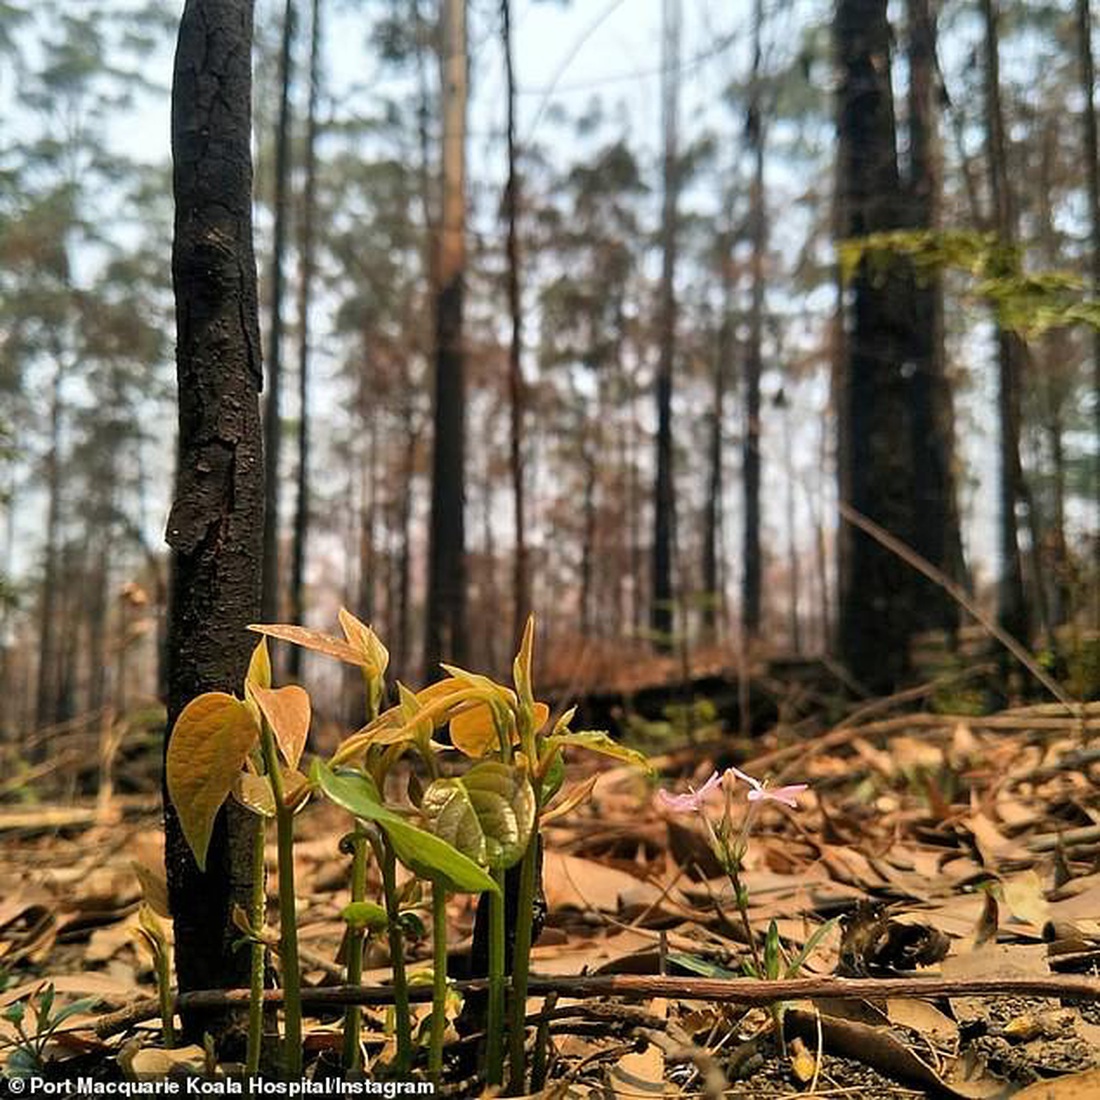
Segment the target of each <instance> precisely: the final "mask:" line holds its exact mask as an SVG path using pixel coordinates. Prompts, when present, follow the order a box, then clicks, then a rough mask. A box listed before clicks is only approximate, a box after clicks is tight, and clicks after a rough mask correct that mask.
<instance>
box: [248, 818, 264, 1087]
mask: <svg viewBox="0 0 1100 1100" xmlns="http://www.w3.org/2000/svg"><path fill="white" fill-rule="evenodd" d="M266 831H267V830H266V827H265V823H264V819H263V818H262V817H258V818H256V831H255V834H254V835H253V839H252V912H251V914H249V917H250V919H249V923H250V924H251V925H252V931H253V932H254V933H255V934H256V938H255V939H254V940H253V941H252V958H251V964H250V967H249V977H250V979H251V980H250V982H249V990H250V993H251V996H250V997H249V1001H248V1053H247V1054H246V1056H245V1066H244V1071H245V1073H246V1074H247V1075H248V1076H249V1077H254V1076H255V1075H256V1074H257V1073H259V1072H260V1051H261V1049H262V1047H263V1039H264V959H265V957H266V954H267V952H266V950H265V948H264V944H263V941H262V940H261V939H260V933H261V931H262V930H263V926H264V917H265V915H266V909H267V891H266V884H265V880H264V840H265V839H266V837H265V834H266Z"/></svg>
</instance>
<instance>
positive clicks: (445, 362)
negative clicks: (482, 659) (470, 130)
mask: <svg viewBox="0 0 1100 1100" xmlns="http://www.w3.org/2000/svg"><path fill="white" fill-rule="evenodd" d="M442 14H443V75H442V89H443V217H442V224H441V225H440V229H439V235H438V253H437V261H436V272H435V274H436V278H437V285H436V287H435V295H436V306H435V324H436V356H435V408H434V416H435V439H434V443H433V448H432V514H431V527H430V535H429V548H428V616H427V637H426V641H425V655H424V663H425V671H426V674H427V675H428V677H429V678H435V677H437V676H438V675H439V662H440V661H441V660H448V661H455V662H457V663H458V664H462V662H463V661H464V660H465V651H466V524H465V515H464V511H465V503H466V488H465V486H466V476H465V469H466V393H465V381H464V374H465V363H464V360H465V349H464V348H463V324H462V315H463V298H464V292H465V278H466V274H465V269H466V179H465V177H466V151H465V149H466V98H467V87H466V0H443V10H442Z"/></svg>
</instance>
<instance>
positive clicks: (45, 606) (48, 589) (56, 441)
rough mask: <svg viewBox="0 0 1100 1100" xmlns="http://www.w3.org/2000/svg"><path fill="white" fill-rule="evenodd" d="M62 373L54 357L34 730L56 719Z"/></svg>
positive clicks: (58, 360) (47, 457)
mask: <svg viewBox="0 0 1100 1100" xmlns="http://www.w3.org/2000/svg"><path fill="white" fill-rule="evenodd" d="M63 378H64V371H63V368H62V365H61V359H60V357H58V359H57V362H56V365H55V369H54V376H53V385H52V387H51V393H50V450H49V453H48V454H47V456H46V493H47V496H48V502H47V505H46V547H45V557H44V560H43V566H42V596H41V600H40V602H39V621H38V683H37V688H36V691H35V708H34V725H35V729H42V727H43V726H49V725H51V724H52V723H53V722H54V721H55V720H56V715H57V684H56V682H55V672H56V666H57V641H56V639H57V581H58V577H57V556H58V553H59V546H58V543H59V541H60V537H61V419H62V415H63V409H62V403H61V385H62V379H63Z"/></svg>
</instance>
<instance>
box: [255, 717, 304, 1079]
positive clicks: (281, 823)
mask: <svg viewBox="0 0 1100 1100" xmlns="http://www.w3.org/2000/svg"><path fill="white" fill-rule="evenodd" d="M261 743H262V745H263V753H264V765H265V766H266V768H267V777H268V779H269V780H270V781H271V790H272V793H273V794H274V795H275V826H276V829H277V832H278V839H279V961H280V963H281V964H282V970H283V1015H284V1019H285V1024H286V1037H285V1043H284V1052H283V1054H284V1068H285V1071H286V1075H287V1077H288V1078H291V1079H293V1078H297V1077H301V1076H302V974H301V970H300V968H299V965H298V917H297V914H296V913H295V911H294V811H293V810H291V809H288V808H287V805H286V802H285V800H284V791H283V773H282V772H281V771H280V770H279V757H278V753H277V752H276V750H275V737H274V735H273V734H272V732H271V727H270V726H269V725H268V723H267V721H266V720H265V721H264V723H263V734H262V736H261Z"/></svg>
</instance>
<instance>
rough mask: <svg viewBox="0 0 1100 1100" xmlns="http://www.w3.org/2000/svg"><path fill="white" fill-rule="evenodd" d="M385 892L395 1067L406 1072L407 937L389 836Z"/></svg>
mask: <svg viewBox="0 0 1100 1100" xmlns="http://www.w3.org/2000/svg"><path fill="white" fill-rule="evenodd" d="M382 892H383V893H384V894H385V898H386V916H387V917H388V918H389V939H390V967H391V969H392V970H393V1011H394V1018H395V1021H396V1028H397V1059H396V1063H395V1065H394V1069H395V1070H396V1071H397V1072H398V1073H407V1072H408V1069H409V1067H410V1066H411V1065H412V1017H411V1015H410V1013H409V984H408V981H407V979H406V977H405V937H404V935H403V934H402V932H401V913H400V911H399V910H398V906H397V856H396V855H395V854H394V850H393V845H391V844H390V842H389V839H388V838H385V839H383V841H382Z"/></svg>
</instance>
